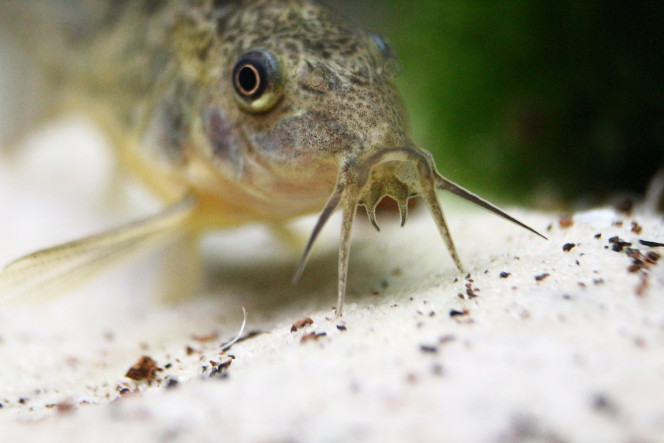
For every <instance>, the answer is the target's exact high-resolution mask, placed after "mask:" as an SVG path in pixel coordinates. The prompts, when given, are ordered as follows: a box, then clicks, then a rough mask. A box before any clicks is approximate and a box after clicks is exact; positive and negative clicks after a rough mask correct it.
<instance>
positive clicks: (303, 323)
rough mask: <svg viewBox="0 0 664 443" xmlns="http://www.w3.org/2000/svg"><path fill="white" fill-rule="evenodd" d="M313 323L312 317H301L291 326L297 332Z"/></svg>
mask: <svg viewBox="0 0 664 443" xmlns="http://www.w3.org/2000/svg"><path fill="white" fill-rule="evenodd" d="M313 324H314V321H313V320H312V319H311V318H309V317H305V318H301V319H299V320H296V321H295V322H294V323H293V325H292V326H291V328H290V331H291V332H295V331H297V330H298V329H302V328H304V327H305V326H309V325H313Z"/></svg>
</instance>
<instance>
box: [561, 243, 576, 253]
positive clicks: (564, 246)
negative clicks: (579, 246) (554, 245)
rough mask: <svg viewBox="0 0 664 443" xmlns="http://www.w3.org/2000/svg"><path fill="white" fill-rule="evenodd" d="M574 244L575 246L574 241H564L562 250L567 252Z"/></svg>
mask: <svg viewBox="0 0 664 443" xmlns="http://www.w3.org/2000/svg"><path fill="white" fill-rule="evenodd" d="M575 246H576V245H575V244H574V243H565V244H564V245H563V252H569V251H571V250H572V249H574V247H575Z"/></svg>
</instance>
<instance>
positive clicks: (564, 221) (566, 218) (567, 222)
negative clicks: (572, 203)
mask: <svg viewBox="0 0 664 443" xmlns="http://www.w3.org/2000/svg"><path fill="white" fill-rule="evenodd" d="M558 225H560V227H561V228H563V229H566V228H569V227H572V226H573V225H574V219H572V216H571V215H570V214H564V215H561V216H560V219H558Z"/></svg>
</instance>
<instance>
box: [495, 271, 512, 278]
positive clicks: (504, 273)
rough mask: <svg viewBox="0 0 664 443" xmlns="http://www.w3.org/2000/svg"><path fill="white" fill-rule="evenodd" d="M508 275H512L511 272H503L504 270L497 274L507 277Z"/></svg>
mask: <svg viewBox="0 0 664 443" xmlns="http://www.w3.org/2000/svg"><path fill="white" fill-rule="evenodd" d="M510 275H512V274H511V273H509V272H505V271H503V272H501V273H500V274H498V276H499V277H500V278H507V277H509V276H510Z"/></svg>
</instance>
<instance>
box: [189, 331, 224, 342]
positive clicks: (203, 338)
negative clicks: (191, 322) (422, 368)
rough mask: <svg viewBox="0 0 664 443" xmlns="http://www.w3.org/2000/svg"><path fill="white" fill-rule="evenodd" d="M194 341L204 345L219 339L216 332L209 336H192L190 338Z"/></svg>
mask: <svg viewBox="0 0 664 443" xmlns="http://www.w3.org/2000/svg"><path fill="white" fill-rule="evenodd" d="M192 338H193V339H194V340H196V341H197V342H199V343H206V342H209V341H214V340H216V339H218V338H219V333H218V332H211V333H209V334H204V335H194V336H192Z"/></svg>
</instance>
